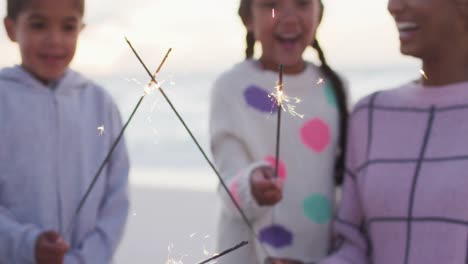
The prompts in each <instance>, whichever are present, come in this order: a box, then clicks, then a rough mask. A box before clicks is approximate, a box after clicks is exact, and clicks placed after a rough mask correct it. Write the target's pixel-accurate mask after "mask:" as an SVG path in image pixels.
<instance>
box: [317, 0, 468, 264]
mask: <svg viewBox="0 0 468 264" xmlns="http://www.w3.org/2000/svg"><path fill="white" fill-rule="evenodd" d="M388 10H389V11H390V13H391V14H392V16H393V17H394V19H395V21H396V25H397V28H398V31H399V34H400V45H401V52H402V53H403V54H405V55H410V56H414V57H417V58H420V59H421V61H422V67H423V70H424V72H425V75H424V76H423V78H422V79H421V80H419V81H416V82H412V83H408V84H405V85H403V86H401V87H399V88H397V89H393V90H389V91H385V92H379V93H376V94H373V95H371V96H369V97H367V98H365V99H363V100H362V101H361V102H360V103H358V105H357V106H356V108H355V110H354V112H353V114H352V117H351V121H350V129H349V137H348V139H349V142H350V145H349V147H348V151H349V152H348V155H347V156H348V157H349V158H348V160H347V169H348V170H347V171H348V172H349V173H347V176H346V178H345V184H344V193H343V200H342V201H343V202H342V204H341V208H340V210H339V212H338V217H337V219H336V221H335V229H336V230H335V231H336V233H337V235H338V236H339V237H341V238H342V244H341V246H340V247H339V250H337V251H336V252H335V253H334V254H333V255H332V256H330V257H329V258H327V259H326V260H324V261H323V262H321V264H338V263H340V264H342V263H356V264H361V263H376V264H385V263H389V264H390V263H391V264H398V263H402V264H408V263H414V264H431V263H434V264H435V263H468V262H467V261H468V257H467V253H468V244H467V243H468V208H467V204H466V201H467V200H468V193H467V191H466V190H467V189H468V177H467V171H468V158H467V157H468V147H467V146H468V138H467V134H468V133H467V132H468V1H467V0H429V1H428V0H389V2H388Z"/></svg>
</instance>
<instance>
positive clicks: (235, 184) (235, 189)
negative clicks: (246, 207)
mask: <svg viewBox="0 0 468 264" xmlns="http://www.w3.org/2000/svg"><path fill="white" fill-rule="evenodd" d="M229 191H230V192H231V195H232V197H233V198H234V200H235V201H236V203H237V204H238V205H239V206H240V205H241V204H240V200H239V183H238V182H237V181H233V182H232V183H231V185H230V186H229Z"/></svg>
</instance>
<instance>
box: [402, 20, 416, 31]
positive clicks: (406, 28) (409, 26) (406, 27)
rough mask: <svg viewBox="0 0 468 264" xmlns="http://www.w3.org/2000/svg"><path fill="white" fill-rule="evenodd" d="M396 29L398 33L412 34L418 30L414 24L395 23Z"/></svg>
mask: <svg viewBox="0 0 468 264" xmlns="http://www.w3.org/2000/svg"><path fill="white" fill-rule="evenodd" d="M397 28H398V31H400V32H413V31H416V30H418V29H419V26H418V24H416V23H414V22H397Z"/></svg>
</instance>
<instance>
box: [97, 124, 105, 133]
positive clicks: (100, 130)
mask: <svg viewBox="0 0 468 264" xmlns="http://www.w3.org/2000/svg"><path fill="white" fill-rule="evenodd" d="M97 130H98V131H99V136H102V135H104V131H105V128H104V125H101V126H99V127H98V128H97Z"/></svg>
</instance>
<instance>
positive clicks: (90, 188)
mask: <svg viewBox="0 0 468 264" xmlns="http://www.w3.org/2000/svg"><path fill="white" fill-rule="evenodd" d="M170 52H171V49H169V50H168V51H167V53H166V56H165V57H164V59H163V60H162V61H161V63H160V64H159V67H158V69H157V71H156V73H155V74H154V76H152V81H154V82H155V83H156V80H155V76H156V75H158V73H159V71H160V70H161V68H162V66H163V65H164V63H165V62H166V59H167V57H168V56H169V53H170ZM151 85H152V82H150V83H149V84H148V86H151ZM146 94H147V93H146V92H145V93H144V94H143V95H142V96H141V98H140V100H139V101H138V103H137V104H136V106H135V108H134V109H133V111H132V113H131V115H130V117H129V118H128V120H127V122H126V123H125V125H124V126H123V127H122V129H121V130H120V133H119V135H118V136H117V138H116V139H115V141H114V143H112V146H111V148H110V149H109V152H108V153H107V155H106V157H105V159H104V160H103V161H102V163H101V165H100V166H99V169H98V170H97V172H96V174H95V175H94V177H93V180H92V181H91V184H90V185H89V186H88V189H87V190H86V193H85V195H84V196H83V198H82V199H81V201H80V203H79V205H78V207H77V209H76V211H75V215H74V216H73V218H72V221H71V223H70V225H69V227H68V230H66V233H65V234H69V233H70V232H71V230H73V226H74V224H75V223H76V219H77V218H78V215H79V213H80V211H81V209H82V208H83V206H84V204H85V202H86V199H88V196H89V194H90V193H91V191H92V190H93V187H94V185H95V184H96V182H97V180H98V178H99V176H100V174H101V172H102V170H103V169H104V167H105V166H106V165H107V163H108V162H109V160H110V158H111V156H112V153H113V152H114V150H115V148H116V147H117V145H118V143H119V142H120V140H121V139H122V136H123V133H124V132H125V130H126V129H127V127H128V125H129V124H130V122H131V121H132V118H133V116H134V115H135V113H136V111H137V110H138V108H139V107H140V105H141V102H142V101H143V99H144V98H145V96H146ZM102 128H103V129H102V131H104V127H102Z"/></svg>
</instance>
